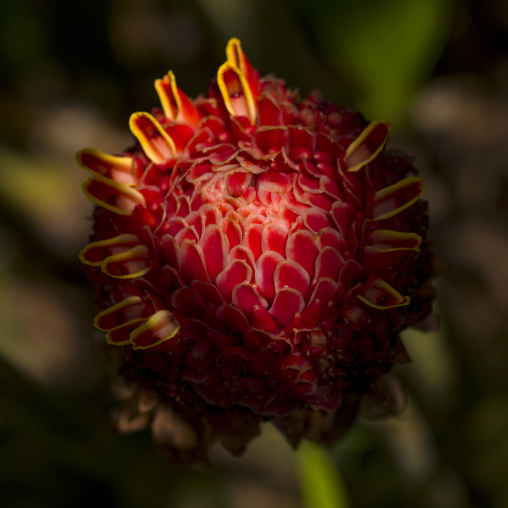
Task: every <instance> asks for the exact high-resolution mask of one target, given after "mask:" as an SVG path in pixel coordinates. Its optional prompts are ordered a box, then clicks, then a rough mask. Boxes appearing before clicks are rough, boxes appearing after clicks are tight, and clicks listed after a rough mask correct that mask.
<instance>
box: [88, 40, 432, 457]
mask: <svg viewBox="0 0 508 508" xmlns="http://www.w3.org/2000/svg"><path fill="white" fill-rule="evenodd" d="M226 53H227V61H226V63H225V64H224V65H222V66H221V67H220V69H219V71H218V75H217V79H216V81H215V82H214V83H212V85H211V87H210V90H209V93H208V96H207V97H206V98H205V97H199V98H197V99H196V100H191V99H189V98H188V97H187V96H186V95H185V94H184V93H183V92H182V91H181V90H180V89H179V88H178V87H177V85H176V80H175V77H174V75H173V74H172V73H171V72H170V73H169V74H168V75H167V76H166V77H165V78H163V79H161V80H157V81H156V84H155V85H156V90H157V92H158V94H159V97H160V100H161V104H162V109H159V108H154V109H153V110H152V111H151V113H135V114H133V115H132V117H131V120H130V127H131V130H132V132H133V134H134V135H135V137H136V138H137V144H136V146H135V148H133V149H132V150H130V151H128V152H126V153H124V154H123V155H120V156H111V155H106V154H102V153H100V152H97V151H95V150H89V149H87V150H83V151H81V152H80V153H79V154H78V163H79V164H80V165H81V166H82V167H84V168H85V169H87V170H89V172H90V173H91V177H90V178H89V180H88V181H87V182H86V184H85V185H84V190H85V193H86V194H87V195H88V196H89V197H90V199H92V200H93V201H94V202H95V203H96V204H97V205H98V206H97V209H96V212H95V223H94V234H93V236H92V239H91V243H90V244H89V245H88V246H87V247H86V248H85V249H84V250H83V251H82V253H81V255H80V258H81V260H82V261H83V262H84V263H85V264H86V265H88V275H89V277H90V279H91V280H92V281H93V282H94V283H95V284H96V287H97V294H98V304H99V306H100V307H101V309H102V310H101V312H100V313H99V315H98V316H97V319H96V323H95V324H96V326H97V327H99V328H100V329H101V330H104V331H106V339H107V342H108V343H109V344H111V345H112V346H114V347H115V348H118V350H117V351H118V352H119V355H120V356H121V361H122V364H123V367H122V374H123V376H124V377H126V378H127V379H128V380H129V381H136V382H137V383H138V384H139V386H140V387H141V389H142V390H144V391H145V392H146V391H149V392H150V393H154V394H156V398H157V400H159V402H160V404H162V405H164V407H166V408H171V411H169V410H168V409H165V410H164V411H166V413H167V414H172V415H174V414H178V415H179V416H178V418H179V419H181V418H183V420H185V421H186V422H187V423H186V425H188V426H189V428H190V429H192V431H193V432H194V433H197V434H196V435H197V436H198V437H197V438H196V439H195V440H193V441H192V442H193V443H194V448H195V449H196V450H203V449H205V448H206V446H207V445H208V444H209V443H210V442H211V441H212V440H213V439H215V438H216V437H217V436H221V437H222V439H223V442H224V443H229V445H227V446H229V448H230V449H231V450H233V451H236V452H237V451H240V450H241V449H243V446H244V444H245V441H246V440H247V439H249V438H250V437H252V435H253V432H251V431H252V429H253V428H254V427H256V426H257V424H258V422H259V421H260V420H261V419H270V418H273V419H275V420H276V423H277V424H278V425H279V427H280V428H281V429H282V430H283V432H284V433H285V434H286V435H287V436H288V438H289V439H290V440H291V441H292V442H294V443H296V442H297V441H298V439H299V438H301V437H302V436H307V437H311V438H313V439H315V440H317V441H327V440H330V439H331V438H333V437H335V436H337V435H338V434H340V432H342V431H343V430H344V428H345V427H346V426H347V425H346V423H347V422H350V420H351V418H352V417H353V416H354V413H355V408H356V407H357V406H358V404H359V401H360V399H361V397H362V396H363V395H365V394H370V395H371V396H372V393H373V392H374V393H375V395H376V396H378V397H379V398H382V397H383V394H382V390H380V389H378V388H376V387H379V386H380V384H379V382H378V380H379V379H380V378H381V377H382V376H384V375H385V374H386V373H388V372H389V371H390V370H391V368H392V366H393V365H394V364H395V363H397V362H400V361H401V359H403V358H406V355H405V354H404V351H403V347H402V345H401V343H400V340H399V338H398V333H399V332H400V330H402V329H403V328H404V327H405V326H408V325H411V324H414V323H417V322H418V321H420V320H422V319H423V318H424V317H425V316H426V315H427V314H428V313H429V312H430V301H431V296H429V292H428V291H424V290H422V288H424V287H425V285H426V284H427V282H428V279H429V275H430V254H429V249H428V245H427V243H426V242H425V239H424V236H425V230H426V226H427V218H426V205H425V203H424V202H422V201H421V200H420V199H419V198H420V195H421V194H422V192H423V186H422V182H421V180H420V178H418V176H417V175H416V170H415V169H414V167H413V166H412V163H411V161H410V159H409V158H408V157H406V156H404V155H401V154H389V153H387V152H386V149H385V144H386V141H387V138H388V134H389V131H390V125H389V124H388V123H387V122H382V121H378V122H373V123H371V124H368V123H367V122H366V121H365V120H364V119H363V117H362V116H361V115H360V114H358V113H355V112H352V111H349V110H348V109H346V108H344V107H343V108H337V107H335V106H334V105H332V104H330V103H328V102H325V101H322V100H321V99H320V98H319V97H318V96H317V95H311V96H309V97H307V98H306V99H304V100H301V99H300V98H299V97H298V95H297V93H295V92H293V91H291V90H287V89H286V87H285V84H284V83H283V82H282V81H280V80H277V79H275V78H270V77H268V78H263V79H260V78H259V76H258V73H257V71H255V70H254V69H253V67H252V66H251V64H250V63H249V61H248V60H247V58H246V56H245V54H244V53H243V51H242V49H241V46H240V43H239V42H238V40H236V39H232V40H231V41H230V43H229V44H228V47H227V51H226ZM383 386H384V385H383ZM145 392H143V393H145ZM143 407H145V406H143ZM190 407H192V408H193V409H192V410H190V409H189V408H190ZM150 408H151V410H152V411H153V408H152V406H150ZM323 412H324V413H323ZM321 414H328V415H329V417H328V420H327V423H326V424H325V423H324V422H325V420H323V421H322V424H321V431H320V432H317V434H316V431H315V426H314V431H313V432H314V434H312V433H310V431H309V428H310V427H309V425H310V423H309V422H310V421H311V420H312V419H316V418H318V415H321ZM198 415H201V416H198ZM213 415H215V416H213ZM226 415H229V416H226ZM173 417H174V416H173ZM230 417H234V418H240V420H241V421H243V425H244V427H245V428H246V427H248V428H249V429H250V430H249V431H248V432H245V433H243V434H242V431H241V430H240V429H239V427H238V426H235V425H233V424H226V423H225V421H226V420H228V419H229V418H230ZM174 418H176V417H174ZM214 418H216V420H217V422H219V421H220V425H219V423H213V421H214ZM152 419H153V420H154V421H157V422H159V419H160V418H159V417H158V416H156V413H154V414H153V415H152ZM122 421H123V420H122ZM178 421H179V422H180V420H178ZM228 421H229V420H228ZM320 421H321V420H320ZM211 422H212V423H211ZM180 423H181V422H180ZM232 425H233V426H232ZM203 426H204V427H207V428H213V429H214V431H213V432H209V433H208V434H206V437H204V435H202V434H200V432H201V431H202V427H203ZM219 427H220V428H221V429H222V430H217V429H218V428H219ZM200 429H201V430H200ZM298 429H300V430H298ZM239 436H243V437H239ZM242 439H243V441H242ZM168 446H169V445H168ZM170 448H172V449H173V450H174V449H178V445H175V444H174V443H173V444H171V446H170ZM180 448H183V445H182V446H180Z"/></svg>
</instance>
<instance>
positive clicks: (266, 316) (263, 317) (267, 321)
mask: <svg viewBox="0 0 508 508" xmlns="http://www.w3.org/2000/svg"><path fill="white" fill-rule="evenodd" d="M250 319H251V321H252V324H253V325H254V326H255V327H256V328H261V330H264V331H266V332H269V333H270V332H275V331H276V330H277V328H278V326H277V323H276V322H275V321H274V319H273V317H272V315H271V314H270V313H269V312H268V311H267V310H266V309H263V308H261V307H254V309H253V310H252V312H251V315H250ZM244 341H245V337H244Z"/></svg>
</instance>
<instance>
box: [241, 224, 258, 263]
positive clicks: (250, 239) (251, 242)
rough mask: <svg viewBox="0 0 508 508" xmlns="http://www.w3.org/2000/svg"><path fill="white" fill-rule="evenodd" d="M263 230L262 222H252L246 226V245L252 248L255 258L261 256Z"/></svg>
mask: <svg viewBox="0 0 508 508" xmlns="http://www.w3.org/2000/svg"><path fill="white" fill-rule="evenodd" d="M262 232H263V225H262V224H252V225H249V226H247V227H246V230H245V235H244V237H243V243H244V245H245V246H246V247H247V248H248V249H250V251H251V252H252V254H253V256H254V259H258V258H259V256H261V253H262V252H263V251H262V247H261V238H262Z"/></svg>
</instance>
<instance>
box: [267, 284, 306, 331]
mask: <svg viewBox="0 0 508 508" xmlns="http://www.w3.org/2000/svg"><path fill="white" fill-rule="evenodd" d="M304 305H305V303H304V301H303V297H302V295H301V293H300V292H299V291H297V290H296V289H292V288H288V287H286V288H283V289H281V290H280V291H279V292H278V293H277V295H276V296H275V300H274V302H273V305H272V307H271V309H270V314H271V315H272V316H273V318H274V319H275V321H277V323H278V324H279V325H281V326H285V325H287V324H288V323H290V322H291V321H292V320H293V318H294V317H295V314H297V313H298V312H301V311H302V310H303V308H304Z"/></svg>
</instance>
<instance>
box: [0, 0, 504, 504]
mask: <svg viewBox="0 0 508 508" xmlns="http://www.w3.org/2000/svg"><path fill="white" fill-rule="evenodd" d="M232 36H237V37H239V38H240V39H241V40H242V44H243V48H244V50H245V51H246V53H247V55H248V57H249V59H250V60H251V62H252V63H253V64H254V66H255V67H256V68H258V69H259V70H260V72H261V74H262V75H264V74H268V73H275V74H277V75H278V76H279V77H281V78H284V79H285V80H286V82H287V83H288V85H289V86H290V87H294V88H299V89H300V91H301V93H302V94H303V95H305V94H306V93H308V92H309V91H311V90H312V89H315V88H319V89H321V90H322V91H323V94H324V96H325V97H326V98H327V99H330V100H333V101H334V102H336V103H337V104H342V103H347V104H348V105H350V106H352V107H355V108H357V109H359V110H360V111H362V112H363V113H364V115H365V116H366V117H367V118H368V119H370V120H374V119H378V118H379V119H381V118H386V119H388V120H391V121H392V122H393V124H394V129H393V131H392V135H391V140H390V146H398V147H401V148H403V149H404V150H406V151H407V152H408V153H411V154H412V155H414V156H415V157H416V165H417V166H418V167H419V168H420V170H421V172H422V176H423V179H424V182H425V186H426V194H425V196H426V199H428V200H429V202H430V210H431V217H432V222H431V237H432V239H433V241H434V242H435V248H436V251H437V253H438V255H439V257H440V259H441V260H442V261H443V263H444V264H445V265H446V266H447V267H448V268H447V270H446V272H445V273H444V275H442V276H441V278H440V279H439V280H438V281H437V282H436V285H437V287H438V289H439V300H438V302H437V304H436V312H437V314H438V315H439V317H440V321H441V327H440V330H439V331H438V332H433V333H429V334H423V333H421V332H417V331H407V333H406V334H405V337H404V340H405V343H406V345H407V348H408V350H409V351H410V353H411V355H412V358H413V360H414V361H413V364H410V365H408V366H405V367H404V368H402V369H400V370H399V373H400V375H401V376H402V377H403V378H404V379H405V382H406V385H407V386H408V389H409V391H410V398H411V402H410V405H409V407H408V410H407V411H406V413H405V414H404V415H402V417H400V418H398V419H391V420H387V421H384V422H380V423H376V424H372V423H367V422H364V421H360V422H358V423H357V424H355V426H354V427H353V428H352V429H351V431H350V432H349V433H348V434H347V435H346V437H345V439H343V440H342V441H341V442H340V443H338V444H337V445H336V446H335V447H334V448H333V450H332V451H331V458H332V461H333V463H334V464H335V466H336V474H337V477H338V475H339V473H340V474H341V476H342V479H343V482H344V484H345V489H346V493H347V497H348V498H349V500H350V506H351V507H361V508H363V507H366V508H367V507H373V508H374V507H376V508H379V507H381V508H383V507H390V508H392V507H408V508H410V507H411V508H413V507H417V508H418V507H422V508H424V507H425V508H427V507H428V508H441V507H443V508H462V507H499V508H503V507H506V506H508V482H507V481H506V480H507V474H508V473H507V471H508V382H507V381H508V374H507V372H508V337H507V331H508V326H507V320H506V315H507V312H508V228H507V218H508V3H507V2H506V1H504V0H485V1H482V2H478V1H477V0H457V1H452V0H427V1H426V2H408V1H406V0H356V1H352V0H336V1H326V0H314V1H313V2H305V1H304V0H296V1H290V0H242V1H238V0H220V1H219V0H189V1H186V2H183V1H166V2H163V1H161V0H159V1H158V0H150V1H149V0H144V1H143V0H124V1H121V0H116V1H115V0H90V1H87V2H83V1H74V2H64V1H61V0H31V1H30V0H21V1H8V0H0V239H1V240H0V505H1V506H2V507H8V508H12V507H20V508H21V507H22V508H25V507H34V508H35V507H37V508H38V507H51V508H55V507H56V508H60V507H81V506H83V507H85V506H90V505H93V506H99V507H100V506H108V507H110V508H116V507H118V508H120V507H121V508H124V507H125V508H130V507H133V508H134V507H139V506H160V507H171V508H208V507H210V508H219V507H220V508H222V507H224V508H251V507H259V506H263V507H265V508H271V507H277V508H286V507H287V508H293V507H301V506H303V502H302V500H301V493H300V492H301V485H302V482H303V483H305V478H303V479H302V478H301V477H299V476H298V462H297V459H296V458H295V455H294V454H293V452H292V451H291V450H290V448H289V446H288V445H287V444H286V443H285V442H284V441H283V439H282V438H281V437H279V435H278V434H277V433H276V431H274V430H273V429H271V427H266V428H265V432H264V435H263V437H261V438H260V439H258V440H256V441H255V442H253V443H252V446H251V448H250V450H249V452H248V453H247V454H246V455H245V456H244V457H243V458H241V459H232V458H230V457H228V456H227V455H226V454H225V453H223V452H221V451H220V450H219V449H216V450H214V451H213V453H212V462H213V463H214V464H215V467H214V468H213V469H212V470H205V469H201V470H198V469H186V468H180V467H176V466H172V465H169V464H166V463H164V462H163V461H162V459H160V457H159V456H158V454H157V453H156V452H155V451H154V449H153V448H152V446H151V443H150V439H149V437H148V436H145V435H133V436H128V437H115V436H113V435H112V434H111V432H110V423H109V411H110V409H111V407H112V406H113V402H112V400H111V399H110V396H109V391H108V379H107V373H106V367H105V362H104V359H103V357H102V356H101V352H100V345H101V343H102V339H101V337H100V336H97V335H96V334H95V332H94V331H93V330H92V326H91V322H92V316H93V313H94V309H93V308H92V304H91V300H92V298H91V293H90V288H89V287H88V286H87V283H86V281H85V278H84V275H83V272H82V269H81V267H80V265H79V262H78V260H77V253H78V251H79V250H80V249H81V248H82V247H83V246H84V245H85V244H86V242H87V238H88V233H89V229H90V220H89V217H90V212H91V205H90V204H89V203H88V202H87V200H86V199H85V197H84V196H83V195H82V193H81V188H80V187H81V182H82V181H84V180H85V179H86V175H85V174H83V172H82V171H81V170H80V169H79V168H78V167H77V166H76V164H75V162H74V153H75V152H76V151H77V150H78V149H80V148H83V147H93V148H97V149H99V150H102V151H105V152H109V153H115V152H119V151H121V150H122V149H123V148H124V147H126V146H129V145H130V144H131V141H132V136H131V135H130V134H129V132H128V129H127V123H128V118H129V116H130V114H131V113H132V112H134V111H138V110H149V109H150V108H151V107H152V106H154V105H156V104H157V96H156V93H155V91H154V89H153V81H154V79H156V78H158V77H162V76H163V75H164V74H165V73H166V72H167V71H168V70H169V69H172V70H174V71H175V73H176V76H177V80H178V84H179V86H180V87H181V88H182V89H184V90H185V91H186V92H187V93H188V94H189V95H190V96H193V97H194V96H196V95H198V94H199V93H204V92H206V90H207V87H208V83H209V81H210V79H211V78H212V76H213V75H214V74H215V72H216V70H217V68H218V66H219V65H220V64H221V63H222V62H223V61H224V60H225V55H224V49H225V45H226V42H227V40H228V39H229V37H232ZM319 508H322V507H319Z"/></svg>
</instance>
